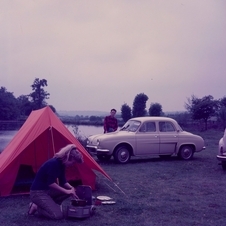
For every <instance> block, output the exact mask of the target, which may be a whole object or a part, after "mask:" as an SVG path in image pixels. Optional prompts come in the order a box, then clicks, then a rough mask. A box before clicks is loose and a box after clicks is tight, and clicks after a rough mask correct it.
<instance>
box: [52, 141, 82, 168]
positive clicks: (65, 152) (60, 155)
mask: <svg viewBox="0 0 226 226" xmlns="http://www.w3.org/2000/svg"><path fill="white" fill-rule="evenodd" d="M54 157H55V158H57V159H60V160H61V161H62V162H63V163H64V164H65V163H66V162H68V161H72V160H73V161H74V162H76V163H83V162H84V160H83V156H82V154H81V153H80V152H79V151H78V150H77V148H76V146H75V145H74V144H68V145H67V146H65V147H63V148H61V149H60V151H59V152H57V153H56V154H55V156H54Z"/></svg>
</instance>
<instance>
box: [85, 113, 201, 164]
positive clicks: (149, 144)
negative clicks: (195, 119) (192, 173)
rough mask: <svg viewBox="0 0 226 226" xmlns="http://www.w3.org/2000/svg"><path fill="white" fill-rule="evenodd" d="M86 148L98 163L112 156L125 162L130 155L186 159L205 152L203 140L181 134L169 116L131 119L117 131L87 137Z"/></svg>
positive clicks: (180, 130)
mask: <svg viewBox="0 0 226 226" xmlns="http://www.w3.org/2000/svg"><path fill="white" fill-rule="evenodd" d="M86 147H87V150H88V152H89V153H90V154H91V155H93V154H94V155H96V156H97V158H98V159H99V160H109V159H110V158H111V157H112V156H113V157H114V160H115V161H116V162H117V163H127V162H128V161H129V160H130V157H131V156H154V155H157V156H160V157H169V156H171V155H178V156H179V157H180V158H182V159H185V160H189V159H191V158H192V157H193V154H194V152H199V151H202V150H203V149H205V146H204V140H203V138H202V137H200V136H198V135H194V134H192V133H189V132H185V131H183V130H182V129H181V127H180V126H179V124H178V123H177V122H176V121H175V120H174V119H171V118H168V117H137V118H132V119H130V120H129V121H127V122H126V123H125V125H124V126H123V127H122V128H121V129H120V130H119V131H116V132H113V133H106V134H98V135H92V136H90V137H88V140H87V145H86Z"/></svg>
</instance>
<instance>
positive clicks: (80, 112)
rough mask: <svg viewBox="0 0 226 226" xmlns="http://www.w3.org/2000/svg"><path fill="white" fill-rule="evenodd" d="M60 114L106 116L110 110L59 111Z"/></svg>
mask: <svg viewBox="0 0 226 226" xmlns="http://www.w3.org/2000/svg"><path fill="white" fill-rule="evenodd" d="M57 113H58V114H59V115H60V116H76V115H79V116H81V115H83V116H106V115H109V114H110V113H109V112H104V111H57Z"/></svg>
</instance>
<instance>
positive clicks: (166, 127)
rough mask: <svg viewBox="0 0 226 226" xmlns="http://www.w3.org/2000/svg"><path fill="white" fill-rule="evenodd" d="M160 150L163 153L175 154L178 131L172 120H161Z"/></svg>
mask: <svg viewBox="0 0 226 226" xmlns="http://www.w3.org/2000/svg"><path fill="white" fill-rule="evenodd" d="M159 138H160V145H159V152H160V154H161V155H169V154H173V153H174V151H175V150H176V145H177V142H178V132H177V130H176V128H175V126H174V124H173V123H172V122H167V121H165V122H159Z"/></svg>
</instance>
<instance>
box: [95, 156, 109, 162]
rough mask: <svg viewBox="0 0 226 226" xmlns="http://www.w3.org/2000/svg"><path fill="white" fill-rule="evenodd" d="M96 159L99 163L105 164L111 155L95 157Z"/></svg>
mask: <svg viewBox="0 0 226 226" xmlns="http://www.w3.org/2000/svg"><path fill="white" fill-rule="evenodd" d="M97 158H98V159H99V160H100V161H101V162H106V161H109V160H110V159H111V155H97Z"/></svg>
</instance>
